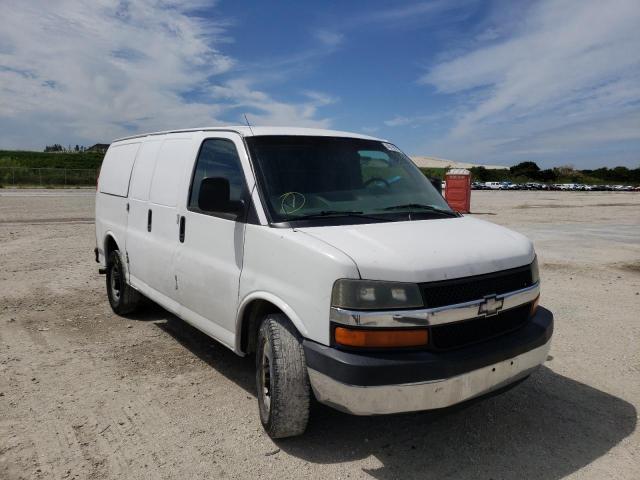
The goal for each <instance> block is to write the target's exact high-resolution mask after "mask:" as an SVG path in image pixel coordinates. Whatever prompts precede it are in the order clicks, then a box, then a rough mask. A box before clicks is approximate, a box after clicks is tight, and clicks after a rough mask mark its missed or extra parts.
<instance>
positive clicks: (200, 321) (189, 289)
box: [175, 132, 254, 349]
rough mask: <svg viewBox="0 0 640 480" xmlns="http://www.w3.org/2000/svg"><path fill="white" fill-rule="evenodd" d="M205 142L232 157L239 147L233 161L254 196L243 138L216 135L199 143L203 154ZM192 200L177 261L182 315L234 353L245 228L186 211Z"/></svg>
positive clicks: (209, 173) (184, 207) (183, 208)
mask: <svg viewBox="0 0 640 480" xmlns="http://www.w3.org/2000/svg"><path fill="white" fill-rule="evenodd" d="M203 141H209V142H216V141H218V142H221V143H223V144H225V145H226V146H227V148H229V151H230V152H233V149H234V147H235V152H233V153H232V154H231V157H230V158H231V159H233V161H232V163H233V164H234V165H235V166H236V167H237V168H240V169H241V170H242V173H244V180H245V182H246V184H247V185H246V186H247V189H249V191H250V189H251V188H253V183H254V182H253V176H252V175H251V172H250V170H249V172H247V168H246V167H248V165H247V164H246V163H245V162H244V161H243V156H244V157H245V160H246V153H245V151H244V143H243V142H242V141H241V138H240V137H239V136H238V135H237V134H233V133H223V132H212V133H209V134H208V135H203V136H202V138H200V139H199V140H198V149H199V148H200V145H201V143H202V142H203ZM234 154H237V157H236V155H234ZM195 157H196V155H194V158H193V160H190V161H189V162H188V165H187V168H186V172H187V173H188V178H187V180H186V181H185V184H187V185H190V183H191V180H192V179H191V176H192V174H193V172H194V169H195V166H196V162H197V158H195ZM234 157H236V158H234ZM207 158H208V159H209V161H212V162H217V161H218V160H217V159H216V157H215V155H214V156H213V157H207ZM205 163H206V162H205ZM247 163H248V162H247ZM206 173H207V177H209V176H216V175H217V173H216V170H215V169H214V170H207V172H206ZM193 188H194V192H195V191H198V188H197V187H196V186H194V187H193ZM194 195H195V194H194ZM188 197H189V188H187V189H186V191H185V192H184V195H183V196H181V204H180V207H179V209H180V215H181V216H184V218H185V235H184V242H182V243H179V244H178V247H177V253H176V258H175V265H176V274H177V277H178V285H179V293H178V295H179V297H178V298H179V301H180V303H181V305H182V308H183V315H182V316H183V318H185V319H186V320H187V321H189V322H190V323H192V324H193V325H194V326H196V327H197V328H199V329H201V330H203V331H205V332H206V333H208V334H209V335H211V336H213V337H214V338H216V339H217V340H219V341H220V342H222V343H224V344H225V345H227V346H228V347H229V348H232V349H233V348H234V345H235V320H236V311H237V305H238V288H239V282H240V272H241V271H242V266H243V255H244V233H245V224H244V223H243V222H238V221H236V220H233V219H230V218H221V217H220V216H215V215H210V214H206V213H203V212H199V211H196V210H193V209H191V210H190V209H188V208H187V202H188V201H189V198H188Z"/></svg>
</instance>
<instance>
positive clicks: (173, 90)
mask: <svg viewBox="0 0 640 480" xmlns="http://www.w3.org/2000/svg"><path fill="white" fill-rule="evenodd" d="M10 3H13V4H12V5H11V4H10ZM0 16H2V18H3V19H4V22H3V24H4V27H3V30H2V31H0V148H36V149H40V148H42V147H43V146H44V145H45V144H48V143H54V142H58V143H65V144H76V143H81V144H85V145H88V144H92V143H95V142H98V141H104V142H109V141H111V140H112V139H113V138H116V137H119V136H123V135H127V134H130V133H132V132H144V131H153V130H158V129H170V128H185V127H192V126H203V125H219V124H238V123H242V122H243V119H242V114H243V113H246V114H247V116H248V117H249V119H250V121H251V122H252V123H253V124H256V125H294V126H311V127H325V128H334V129H339V130H350V131H355V132H362V133H368V134H371V135H375V136H380V137H383V138H387V139H389V140H391V141H393V142H394V143H396V144H397V145H398V146H400V147H401V148H402V149H403V150H404V151H405V152H407V153H409V154H412V155H430V156H437V157H441V158H447V159H452V160H460V161H469V162H477V163H493V164H505V165H512V164H515V163H518V162H521V161H525V160H534V161H536V162H538V163H539V164H540V165H541V166H543V167H550V166H555V165H565V164H572V165H574V166H576V167H578V168H592V167H597V166H603V165H606V166H615V165H627V166H630V167H634V168H635V167H638V166H640V55H638V53H637V52H638V49H639V48H640V29H639V28H638V25H640V3H639V2H637V0H612V1H609V2H600V1H589V0H553V1H550V0H549V1H531V2H525V1H473V0H460V1H452V0H446V1H445V0H432V1H426V2H419V1H418V2H416V1H362V2H356V1H351V2H344V1H343V2H338V1H328V2H314V3H311V2H284V1H282V2H264V1H262V2H260V1H255V2H254V1H245V2H237V1H235V2H230V1H223V0H222V1H218V2H210V1H204V0H190V1H183V2H177V1H174V0H136V1H135V2H134V1H131V2H127V1H118V0H73V1H71V0H47V1H45V0H39V1H38V0H33V1H29V2H2V4H1V5H0Z"/></svg>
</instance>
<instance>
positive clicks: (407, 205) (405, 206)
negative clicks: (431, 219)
mask: <svg viewBox="0 0 640 480" xmlns="http://www.w3.org/2000/svg"><path fill="white" fill-rule="evenodd" d="M408 209H420V210H428V211H430V212H434V213H440V214H442V215H447V216H449V217H457V216H458V214H457V213H456V212H453V211H451V210H445V209H443V208H438V207H434V206H433V205H425V204H422V203H405V204H403V205H393V206H391V207H386V208H384V209H383V210H408Z"/></svg>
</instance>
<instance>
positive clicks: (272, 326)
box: [256, 314, 311, 438]
mask: <svg viewBox="0 0 640 480" xmlns="http://www.w3.org/2000/svg"><path fill="white" fill-rule="evenodd" d="M256 384H257V389H258V407H259V409H260V421H261V422H262V426H263V427H264V429H265V430H266V431H267V433H268V434H269V436H270V437H271V438H284V437H292V436H295V435H300V434H302V433H303V432H304V431H305V429H306V428H307V421H308V420H309V400H310V397H311V394H310V387H309V377H308V375H307V366H306V362H305V358H304V351H303V349H302V342H301V341H300V336H299V335H298V333H297V332H296V330H295V328H294V327H293V325H291V322H290V321H289V319H288V318H287V317H286V316H285V315H282V314H271V315H268V316H267V317H266V318H265V319H264V321H263V322H262V325H261V326H260V331H259V332H258V348H257V351H256Z"/></svg>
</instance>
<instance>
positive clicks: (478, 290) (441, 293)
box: [420, 265, 533, 308]
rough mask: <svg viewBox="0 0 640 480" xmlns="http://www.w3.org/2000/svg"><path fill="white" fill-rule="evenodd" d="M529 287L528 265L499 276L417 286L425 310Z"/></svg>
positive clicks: (531, 282)
mask: <svg viewBox="0 0 640 480" xmlns="http://www.w3.org/2000/svg"><path fill="white" fill-rule="evenodd" d="M531 285H533V279H532V276H531V265H526V266H524V267H518V268H512V269H510V270H503V271H501V272H495V273H488V274H485V275H476V276H473V277H464V278H456V279H453V280H443V281H440V282H429V283H422V284H420V289H421V291H422V296H423V299H424V304H425V306H426V307H427V308H434V307H443V306H445V305H453V304H456V303H463V302H470V301H473V300H479V299H482V298H484V297H486V296H487V295H500V294H503V293H508V292H513V291H515V290H520V289H522V288H526V287H530V286H531Z"/></svg>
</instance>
